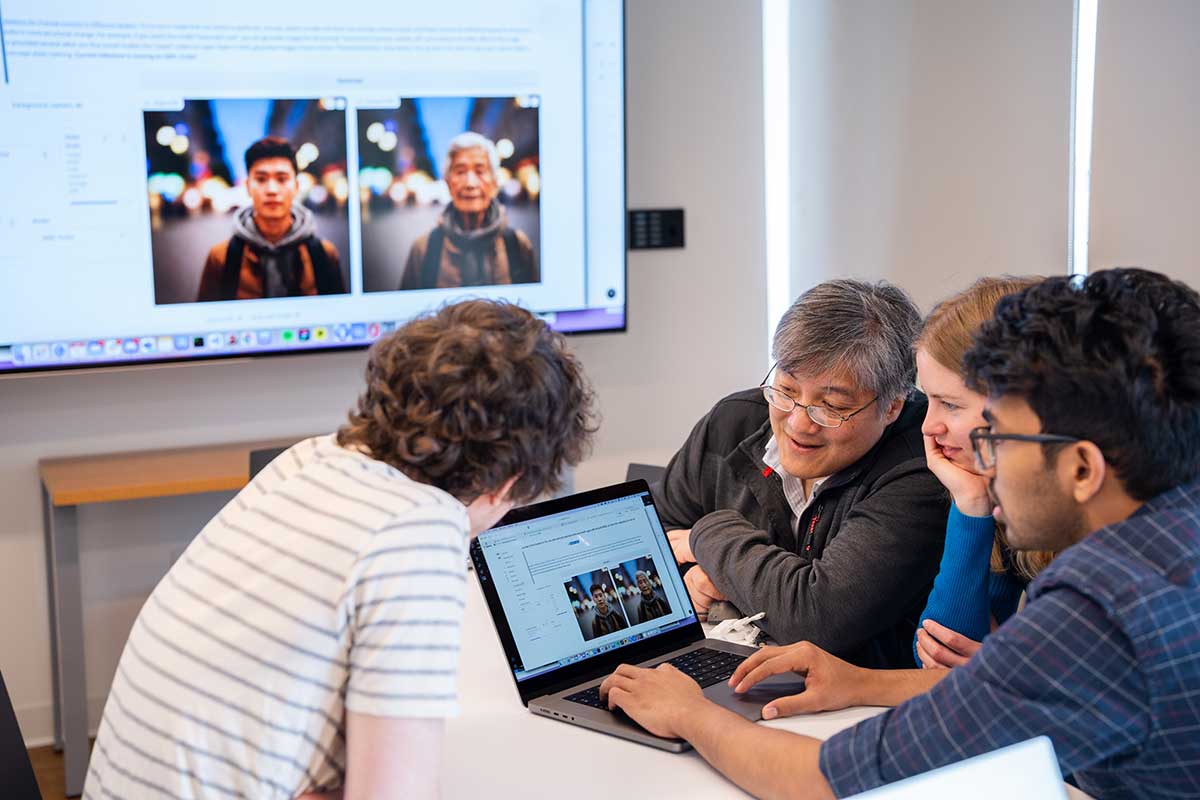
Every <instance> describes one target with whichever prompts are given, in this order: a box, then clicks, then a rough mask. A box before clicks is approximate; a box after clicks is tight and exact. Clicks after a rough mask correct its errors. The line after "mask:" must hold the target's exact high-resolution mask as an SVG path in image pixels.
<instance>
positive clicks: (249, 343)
mask: <svg viewBox="0 0 1200 800" xmlns="http://www.w3.org/2000/svg"><path fill="white" fill-rule="evenodd" d="M253 346H254V332H253V331H242V347H253Z"/></svg>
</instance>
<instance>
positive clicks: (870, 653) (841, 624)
mask: <svg viewBox="0 0 1200 800" xmlns="http://www.w3.org/2000/svg"><path fill="white" fill-rule="evenodd" d="M920 324H921V318H920V314H919V312H918V311H917V309H916V307H915V306H914V305H913V303H912V301H911V300H910V299H909V298H908V296H907V295H906V294H905V293H904V291H903V290H901V289H899V288H898V287H896V286H892V285H890V284H887V283H882V282H881V283H877V284H869V283H864V282H862V281H856V280H834V281H829V282H826V283H822V284H819V285H817V286H815V287H813V288H812V289H809V290H808V291H807V292H805V293H804V294H802V295H801V296H800V297H799V299H797V300H796V302H795V303H793V304H792V306H791V308H789V309H788V311H787V312H786V313H785V314H784V315H783V318H782V319H781V320H780V322H779V326H778V327H777V328H776V330H775V339H774V343H773V348H772V349H773V355H774V358H775V360H776V365H775V367H774V368H772V370H771V372H770V373H768V375H767V378H766V379H765V380H764V381H763V384H762V386H760V387H758V388H755V389H750V390H746V391H742V392H737V393H735V394H732V395H730V396H729V397H726V398H725V399H723V400H721V401H720V402H718V403H717V405H716V406H715V407H713V409H712V410H711V411H710V412H709V413H708V414H707V415H705V416H704V418H703V419H701V420H700V422H699V423H697V424H696V426H695V428H694V429H693V430H692V433H691V435H690V436H689V437H688V440H687V441H686V442H685V443H684V445H683V447H682V448H681V449H680V451H679V452H678V453H676V454H675V456H674V458H672V459H671V462H670V464H668V465H667V472H666V475H665V476H664V478H663V482H662V484H661V486H659V487H656V488H657V489H658V491H657V493H656V496H657V500H658V508H659V512H660V513H661V515H662V519H663V523H664V524H665V526H666V528H667V530H668V536H669V537H670V539H671V545H672V549H673V550H674V553H675V558H676V560H677V561H679V563H680V564H681V565H683V566H684V569H685V570H687V571H686V575H685V581H686V583H687V586H688V591H689V594H690V595H691V598H692V602H693V604H694V605H695V606H696V609H697V611H698V612H699V613H701V614H702V615H703V614H705V613H707V612H708V610H709V609H710V608H712V609H713V611H714V616H715V615H716V612H717V611H718V610H720V611H728V609H727V608H726V607H725V606H723V605H720V603H722V601H728V602H729V603H732V605H733V606H734V607H735V608H734V610H735V611H738V612H740V613H742V614H747V615H751V614H756V613H758V612H760V611H761V612H764V613H765V616H764V618H763V619H762V620H760V621H759V623H758V624H759V626H760V627H761V628H762V629H763V630H764V631H766V633H767V634H769V635H770V636H771V637H772V638H774V639H775V640H776V641H777V642H779V643H791V642H796V641H801V640H807V641H810V642H813V643H815V644H817V645H818V646H819V647H821V648H823V649H825V650H827V651H829V652H832V653H835V654H837V655H838V656H840V657H842V658H845V659H846V660H848V661H851V662H852V663H855V664H859V665H862V666H870V667H911V666H913V663H912V648H911V642H912V636H913V633H914V632H915V629H916V624H917V621H918V618H919V616H920V613H921V610H922V606H923V604H924V602H925V598H926V596H927V595H928V593H929V590H930V587H931V586H932V585H933V578H934V576H935V575H936V574H937V571H938V561H939V559H940V558H941V552H942V543H943V539H944V531H945V524H946V515H947V512H948V510H949V503H948V500H947V498H946V495H945V492H944V490H943V489H942V487H941V485H940V484H939V483H938V481H937V479H936V478H935V477H934V476H933V475H932V473H930V472H929V470H928V469H927V468H926V464H925V452H924V447H923V443H922V439H921V422H922V420H923V418H924V416H925V408H926V401H925V399H924V397H922V396H921V395H919V394H918V393H916V391H915V388H914V377H915V373H916V367H915V364H914V359H913V352H912V343H913V340H914V338H915V337H916V334H917V332H918V330H919V328H920Z"/></svg>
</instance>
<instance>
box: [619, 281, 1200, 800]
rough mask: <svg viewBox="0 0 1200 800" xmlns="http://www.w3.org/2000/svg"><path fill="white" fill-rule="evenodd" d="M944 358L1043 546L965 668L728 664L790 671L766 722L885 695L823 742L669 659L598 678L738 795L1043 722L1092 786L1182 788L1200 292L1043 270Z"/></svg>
mask: <svg viewBox="0 0 1200 800" xmlns="http://www.w3.org/2000/svg"><path fill="white" fill-rule="evenodd" d="M964 366H965V369H966V373H967V380H968V385H970V386H971V388H972V389H974V390H976V391H981V392H986V393H987V395H988V401H987V410H986V412H985V418H986V419H987V421H988V423H989V424H988V427H987V428H984V429H978V430H976V431H975V432H974V435H973V436H972V437H971V438H972V444H973V446H974V448H975V453H976V457H977V459H978V460H979V466H980V468H981V470H982V471H983V473H984V474H985V475H987V476H988V478H989V480H990V494H991V497H992V501H993V503H994V504H995V510H994V514H995V516H996V518H997V519H999V520H1002V521H1003V522H1004V525H1005V536H1006V537H1007V539H1008V543H1009V544H1010V545H1011V546H1012V547H1013V548H1014V549H1017V550H1054V551H1058V552H1059V555H1058V556H1057V557H1056V558H1055V560H1054V562H1053V563H1051V564H1050V565H1049V566H1048V567H1046V569H1045V570H1043V571H1042V572H1041V573H1040V574H1039V575H1038V577H1037V578H1036V579H1035V580H1034V582H1033V583H1032V584H1030V586H1029V590H1028V602H1027V605H1026V607H1025V608H1024V609H1023V610H1022V611H1021V612H1020V613H1018V614H1016V615H1015V616H1013V617H1011V618H1009V619H1008V620H1007V621H1006V622H1005V623H1004V624H1003V625H1001V626H1000V627H999V628H998V629H997V630H996V631H994V632H993V633H992V634H991V635H990V636H989V637H988V638H987V639H986V640H984V642H983V645H982V647H981V648H980V650H979V651H978V652H977V653H976V654H975V655H974V656H973V657H972V658H971V660H970V661H968V662H967V664H966V665H965V666H962V667H958V668H956V669H953V670H939V669H925V670H888V671H881V670H866V669H862V668H859V667H855V666H852V665H850V664H847V663H846V662H844V661H842V660H840V659H837V658H835V657H833V656H831V655H829V654H828V653H826V652H824V651H822V650H820V649H819V648H817V647H814V646H813V645H811V644H809V643H807V642H803V643H800V644H797V645H793V646H791V647H773V648H764V649H763V650H760V651H759V652H757V653H755V654H754V655H753V656H751V657H750V658H749V659H747V661H746V662H744V663H743V664H742V665H741V666H740V667H739V668H738V670H737V671H736V672H735V673H734V675H733V677H732V678H731V679H730V684H731V685H733V686H734V688H735V689H737V690H738V691H746V690H747V689H749V688H750V687H751V686H753V685H754V684H756V683H757V682H758V681H760V680H762V679H763V678H765V677H767V676H770V675H775V674H779V673H783V672H798V673H800V674H802V675H804V676H805V691H804V692H803V693H801V694H798V695H795V696H793V697H790V698H783V699H781V700H777V701H774V702H772V703H770V704H768V705H767V707H766V708H765V709H764V712H763V716H764V717H766V718H767V719H770V718H773V717H776V716H780V715H786V714H796V713H808V712H814V711H824V710H831V709H837V708H843V707H846V706H850V705H896V704H899V705H898V706H897V707H896V708H895V709H892V710H890V711H887V712H885V713H883V714H881V715H879V716H877V717H873V718H872V719H869V720H867V721H865V722H862V723H860V724H859V725H857V726H855V727H853V728H850V729H848V730H846V731H843V732H841V733H839V734H837V735H835V736H833V737H832V738H830V739H829V740H827V741H826V742H824V743H822V742H819V741H817V740H815V739H812V738H809V737H805V736H798V735H796V734H792V733H788V732H786V731H781V730H778V729H770V728H765V727H762V726H756V725H753V724H751V723H749V722H746V721H745V720H743V719H741V718H740V717H738V716H736V715H734V714H731V713H730V712H728V711H725V710H724V709H721V708H719V707H717V706H715V705H713V704H712V703H711V702H709V701H708V700H706V699H705V698H704V696H703V695H702V694H701V692H700V688H699V686H697V685H696V684H695V682H694V681H692V680H691V679H690V678H688V677H687V676H685V675H683V674H682V673H680V672H678V671H677V670H675V669H673V668H672V667H670V666H669V665H663V666H660V667H659V668H657V669H653V670H645V669H638V668H636V667H630V666H621V667H619V668H618V669H617V671H616V673H614V675H613V676H612V677H610V678H609V679H608V680H607V681H605V683H604V685H603V686H602V688H601V694H602V695H604V696H606V697H607V698H608V702H609V704H610V705H611V706H614V707H620V708H622V709H624V710H625V711H626V712H627V713H628V714H629V715H630V716H632V717H633V718H634V719H636V720H637V721H638V722H640V723H641V724H642V725H644V726H645V727H647V728H648V729H649V730H651V731H653V732H654V733H657V734H659V735H661V736H678V737H682V738H684V739H687V740H688V741H690V742H691V743H692V744H693V745H695V747H696V749H697V750H698V751H699V752H700V754H701V755H703V756H704V757H705V758H707V759H708V760H709V761H710V762H711V763H712V764H713V765H714V766H715V767H717V769H719V770H720V771H721V772H723V773H725V774H726V775H727V776H728V777H729V778H731V779H732V780H733V781H735V782H736V783H738V784H739V785H740V786H742V787H743V788H745V789H747V790H748V791H750V792H751V793H753V794H756V795H770V796H781V795H789V796H805V797H814V798H816V797H829V796H833V795H836V796H839V797H842V796H846V795H851V794H857V793H858V792H863V791H867V790H869V789H872V788H874V787H876V786H879V785H881V784H885V783H889V782H891V781H896V780H900V779H902V778H906V777H909V776H911V775H916V774H918V773H921V772H925V771H927V770H930V769H934V768H937V767H941V766H944V765H946V764H949V763H952V762H954V761H959V760H961V759H965V758H970V757H971V756H975V755H979V754H981V753H985V752H988V751H991V750H995V749H997V748H1000V747H1004V746H1006V745H1010V744H1014V743H1016V742H1020V741H1023V740H1025V739H1029V738H1031V737H1034V736H1041V735H1047V736H1049V737H1050V739H1051V741H1052V742H1053V743H1054V748H1055V751H1056V752H1057V754H1058V760H1059V766H1060V768H1061V769H1062V773H1063V774H1064V775H1069V776H1072V778H1073V781H1074V782H1075V783H1076V784H1077V785H1078V786H1079V787H1080V788H1081V789H1083V790H1084V791H1086V792H1087V793H1089V794H1090V795H1092V796H1094V797H1106V798H1107V797H1156V798H1157V797H1161V798H1167V797H1197V796H1200V769H1197V765H1198V764H1200V735H1197V731H1200V294H1197V293H1196V292H1195V291H1193V290H1192V289H1190V288H1188V287H1187V286H1185V285H1183V284H1182V283H1178V282H1175V281H1172V280H1170V279H1169V278H1167V277H1165V276H1163V275H1159V274H1157V273H1153V272H1147V271H1145V270H1138V269H1114V270H1107V271H1103V272H1097V273H1094V274H1092V275H1091V276H1089V277H1087V278H1086V279H1077V278H1069V277H1062V278H1051V279H1048V280H1046V281H1044V282H1042V283H1040V284H1037V285H1035V286H1033V287H1030V288H1028V289H1025V290H1023V291H1022V292H1020V293H1018V294H1015V295H1011V296H1009V297H1007V298H1005V299H1004V300H1001V301H1000V303H999V305H997V307H996V314H995V318H994V319H993V320H992V321H990V322H988V323H986V324H985V325H984V326H983V328H982V329H981V331H980V332H979V334H978V335H977V336H976V339H975V343H974V345H973V347H972V349H971V350H969V351H968V352H967V355H966V359H965V361H964Z"/></svg>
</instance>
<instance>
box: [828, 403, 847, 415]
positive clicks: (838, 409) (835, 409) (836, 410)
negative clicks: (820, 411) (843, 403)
mask: <svg viewBox="0 0 1200 800" xmlns="http://www.w3.org/2000/svg"><path fill="white" fill-rule="evenodd" d="M822 405H824V406H825V407H826V408H827V409H829V410H830V411H832V412H833V413H835V414H845V413H846V412H847V411H849V410H850V409H848V408H841V407H839V406H834V405H830V404H829V403H823V404H822Z"/></svg>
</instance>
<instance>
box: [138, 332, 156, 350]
mask: <svg viewBox="0 0 1200 800" xmlns="http://www.w3.org/2000/svg"><path fill="white" fill-rule="evenodd" d="M141 346H142V352H143V353H153V352H156V351H157V350H158V343H157V342H155V341H154V337H153V336H147V337H146V338H144V339H142V340H141Z"/></svg>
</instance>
